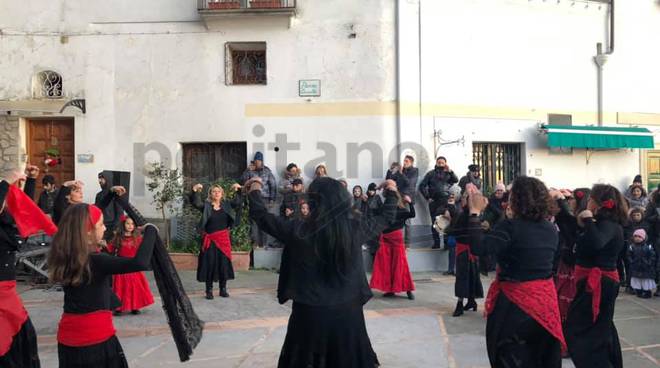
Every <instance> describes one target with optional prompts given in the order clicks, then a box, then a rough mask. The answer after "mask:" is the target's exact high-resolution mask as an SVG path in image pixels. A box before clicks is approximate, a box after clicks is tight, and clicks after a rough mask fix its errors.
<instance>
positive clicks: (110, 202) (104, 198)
mask: <svg viewBox="0 0 660 368" xmlns="http://www.w3.org/2000/svg"><path fill="white" fill-rule="evenodd" d="M115 198H116V196H115V195H114V193H113V192H111V191H110V186H109V185H106V187H102V188H101V191H100V192H98V193H96V199H95V200H94V204H95V205H96V206H97V207H99V208H100V209H102V210H103V224H104V225H105V227H106V228H108V229H109V230H114V229H115V228H116V227H117V226H118V225H119V219H120V217H121V215H122V213H123V210H122V208H121V205H120V204H119V202H117V201H116V200H115Z"/></svg>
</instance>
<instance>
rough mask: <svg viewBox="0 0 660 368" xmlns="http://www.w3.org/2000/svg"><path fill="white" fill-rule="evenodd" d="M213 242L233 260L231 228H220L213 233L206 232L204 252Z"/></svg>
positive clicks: (203, 244)
mask: <svg viewBox="0 0 660 368" xmlns="http://www.w3.org/2000/svg"><path fill="white" fill-rule="evenodd" d="M211 242H213V244H215V247H216V248H218V249H219V250H220V251H221V252H222V253H223V254H224V255H225V256H227V258H229V260H230V261H231V237H230V236H229V229H224V230H219V231H216V232H213V233H211V234H207V233H204V239H203V240H202V251H203V252H206V251H207V250H208V249H209V247H210V246H211Z"/></svg>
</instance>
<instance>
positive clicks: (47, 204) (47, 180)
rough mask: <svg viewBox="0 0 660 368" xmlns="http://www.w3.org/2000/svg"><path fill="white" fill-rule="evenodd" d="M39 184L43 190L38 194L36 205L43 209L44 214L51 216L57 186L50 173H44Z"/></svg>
mask: <svg viewBox="0 0 660 368" xmlns="http://www.w3.org/2000/svg"><path fill="white" fill-rule="evenodd" d="M41 184H42V185H43V187H44V190H43V191H42V192H41V194H40V195H39V200H38V201H37V206H39V208H41V210H42V211H44V213H45V214H47V215H49V216H51V217H52V216H53V207H54V206H55V198H56V197H57V187H56V186H55V177H53V176H52V175H45V176H44V177H43V179H41Z"/></svg>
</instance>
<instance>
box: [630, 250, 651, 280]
mask: <svg viewBox="0 0 660 368" xmlns="http://www.w3.org/2000/svg"><path fill="white" fill-rule="evenodd" d="M628 261H629V262H630V275H631V276H632V277H637V278H640V279H655V275H656V272H658V270H657V258H656V254H655V250H654V249H653V246H652V245H651V244H646V243H644V244H642V245H637V244H632V243H631V244H630V245H628Z"/></svg>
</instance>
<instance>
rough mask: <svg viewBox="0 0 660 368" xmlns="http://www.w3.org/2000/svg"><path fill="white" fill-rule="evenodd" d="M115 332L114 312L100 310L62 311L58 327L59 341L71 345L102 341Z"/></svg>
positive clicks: (92, 343) (87, 344)
mask: <svg viewBox="0 0 660 368" xmlns="http://www.w3.org/2000/svg"><path fill="white" fill-rule="evenodd" d="M114 334H115V326H114V325H113V323H112V312H110V311H107V310H100V311H96V312H92V313H85V314H73V313H62V319H60V325H59V327H58V329H57V342H59V343H60V344H62V345H66V346H71V347H82V346H90V345H96V344H99V343H102V342H103V341H106V340H107V339H109V338H111V337H112V336H114Z"/></svg>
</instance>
